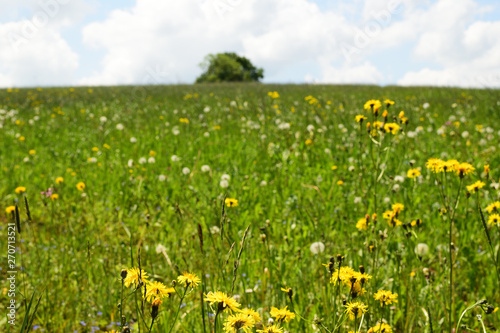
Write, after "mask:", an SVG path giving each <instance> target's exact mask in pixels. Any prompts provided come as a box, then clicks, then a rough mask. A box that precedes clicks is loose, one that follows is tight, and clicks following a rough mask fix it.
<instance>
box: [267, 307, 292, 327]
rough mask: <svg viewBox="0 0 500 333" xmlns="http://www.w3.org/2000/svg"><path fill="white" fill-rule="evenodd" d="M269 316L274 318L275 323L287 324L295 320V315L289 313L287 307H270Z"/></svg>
mask: <svg viewBox="0 0 500 333" xmlns="http://www.w3.org/2000/svg"><path fill="white" fill-rule="evenodd" d="M270 314H271V317H274V318H276V321H277V322H279V323H283V322H289V321H290V320H291V319H293V318H295V313H293V312H291V311H289V310H288V309H287V306H285V307H284V308H283V309H278V308H275V307H271V311H270Z"/></svg>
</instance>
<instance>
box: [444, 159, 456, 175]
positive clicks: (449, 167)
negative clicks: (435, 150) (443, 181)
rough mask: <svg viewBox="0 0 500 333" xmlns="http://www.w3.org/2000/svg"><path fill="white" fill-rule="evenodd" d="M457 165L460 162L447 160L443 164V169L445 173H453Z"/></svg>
mask: <svg viewBox="0 0 500 333" xmlns="http://www.w3.org/2000/svg"><path fill="white" fill-rule="evenodd" d="M459 165H460V162H458V161H457V160H448V161H446V162H444V165H443V169H444V171H446V172H454V171H455V170H456V168H457V167H458V166H459Z"/></svg>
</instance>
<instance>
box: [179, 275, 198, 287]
mask: <svg viewBox="0 0 500 333" xmlns="http://www.w3.org/2000/svg"><path fill="white" fill-rule="evenodd" d="M177 281H179V283H180V284H182V285H184V287H188V286H189V287H191V288H196V287H198V285H199V284H200V282H201V280H200V278H199V277H198V276H196V274H193V273H189V272H184V273H182V275H179V276H178V277H177Z"/></svg>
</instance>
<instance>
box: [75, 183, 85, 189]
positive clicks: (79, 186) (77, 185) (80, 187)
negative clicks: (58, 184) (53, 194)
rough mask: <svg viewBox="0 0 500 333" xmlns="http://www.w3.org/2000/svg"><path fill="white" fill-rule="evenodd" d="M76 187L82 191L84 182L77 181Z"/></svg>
mask: <svg viewBox="0 0 500 333" xmlns="http://www.w3.org/2000/svg"><path fill="white" fill-rule="evenodd" d="M76 188H77V189H78V190H79V191H83V190H84V189H85V183H84V182H79V183H78V184H76Z"/></svg>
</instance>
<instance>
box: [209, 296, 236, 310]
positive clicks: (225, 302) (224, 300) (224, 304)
mask: <svg viewBox="0 0 500 333" xmlns="http://www.w3.org/2000/svg"><path fill="white" fill-rule="evenodd" d="M205 301H206V302H208V303H210V305H214V304H216V305H217V310H218V311H225V310H227V309H229V311H235V312H237V311H238V310H239V309H238V308H239V307H240V306H241V304H240V303H238V302H236V300H235V299H234V298H232V297H229V296H228V295H227V294H226V293H223V292H222V291H216V292H215V293H214V292H212V291H211V292H209V293H208V294H206V295H205Z"/></svg>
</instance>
